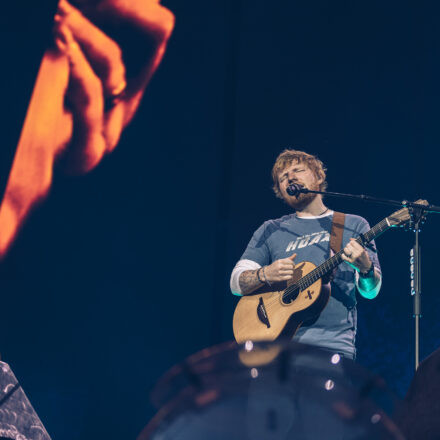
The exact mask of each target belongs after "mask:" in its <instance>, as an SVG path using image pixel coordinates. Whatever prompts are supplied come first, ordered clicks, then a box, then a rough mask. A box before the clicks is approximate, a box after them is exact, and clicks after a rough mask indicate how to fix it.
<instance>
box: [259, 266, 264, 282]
mask: <svg viewBox="0 0 440 440" xmlns="http://www.w3.org/2000/svg"><path fill="white" fill-rule="evenodd" d="M260 270H261V267H260V268H259V269H258V270H257V278H258V281H259V282H260V283H261V284H264V281H263V280H262V279H261V278H260Z"/></svg>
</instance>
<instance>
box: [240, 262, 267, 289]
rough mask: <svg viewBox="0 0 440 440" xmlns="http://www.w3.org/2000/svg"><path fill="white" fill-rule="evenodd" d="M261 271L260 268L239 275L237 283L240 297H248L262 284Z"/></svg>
mask: <svg viewBox="0 0 440 440" xmlns="http://www.w3.org/2000/svg"><path fill="white" fill-rule="evenodd" d="M261 271H262V269H261V267H260V268H259V269H256V270H245V271H244V272H242V273H241V275H240V278H239V279H238V283H239V285H240V289H241V294H242V295H249V294H250V293H252V292H254V291H255V290H256V289H258V287H261V286H262V285H263V284H264V281H263V279H264V278H262V277H261V275H262V274H261Z"/></svg>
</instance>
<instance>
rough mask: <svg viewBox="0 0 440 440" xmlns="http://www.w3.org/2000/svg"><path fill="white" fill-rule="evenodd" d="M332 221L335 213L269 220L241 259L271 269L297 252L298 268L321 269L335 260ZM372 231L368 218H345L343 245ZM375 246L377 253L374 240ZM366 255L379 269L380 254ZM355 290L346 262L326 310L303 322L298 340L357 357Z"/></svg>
mask: <svg viewBox="0 0 440 440" xmlns="http://www.w3.org/2000/svg"><path fill="white" fill-rule="evenodd" d="M332 219H333V214H330V215H327V216H322V217H317V218H302V217H297V215H296V214H290V215H285V216H284V217H281V218H279V219H276V220H269V221H267V222H265V223H264V224H263V225H262V226H260V227H259V228H258V229H257V231H256V232H255V233H254V235H253V237H252V239H251V241H250V242H249V244H248V247H247V248H246V250H245V252H244V254H243V255H242V257H241V259H242V260H243V259H246V260H252V261H255V262H256V263H258V264H260V265H261V266H267V265H269V264H271V263H272V262H273V261H275V260H279V259H281V258H287V257H290V256H291V255H292V254H294V253H296V254H297V257H296V258H295V263H296V264H297V263H301V262H303V261H310V262H311V263H313V264H315V265H316V266H318V265H320V264H321V263H323V262H324V261H325V260H326V259H327V258H329V256H330V231H331V227H332ZM369 229H370V226H369V225H368V222H367V221H366V220H365V219H364V218H362V217H359V216H357V215H351V214H346V215H345V224H344V232H343V236H342V247H344V246H345V245H346V244H347V243H348V242H349V241H350V238H351V237H354V238H357V237H358V236H359V235H360V234H361V233H364V232H367V231H368V230H369ZM370 246H371V247H372V248H373V249H375V245H374V242H372V243H371V244H370ZM367 251H368V253H369V256H370V258H371V260H372V261H373V263H374V266H375V267H376V269H377V270H379V271H380V266H379V260H378V258H377V253H376V252H373V251H371V250H369V249H367ZM355 290H356V286H355V270H354V269H353V268H352V267H351V266H349V265H348V264H346V263H342V264H340V265H339V266H338V268H337V269H336V272H335V276H334V279H333V281H332V283H331V297H330V300H329V302H328V304H327V306H326V307H325V308H324V310H323V311H322V312H321V314H320V316H319V318H318V319H317V320H316V321H314V322H313V324H310V325H309V326H307V325H304V324H303V325H302V326H301V327H300V328H299V330H298V331H297V332H296V334H295V336H294V340H296V341H298V342H303V343H305V344H313V345H318V346H320V347H326V348H329V349H331V350H335V351H337V352H341V353H344V354H347V355H349V356H351V357H354V356H355V353H356V349H355V336H356V320H357V314H356V295H355Z"/></svg>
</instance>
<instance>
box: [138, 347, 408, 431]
mask: <svg viewBox="0 0 440 440" xmlns="http://www.w3.org/2000/svg"><path fill="white" fill-rule="evenodd" d="M152 400H153V403H154V404H155V405H157V406H159V407H160V410H159V412H158V413H157V414H156V416H155V417H154V418H153V419H152V420H151V422H150V423H149V424H148V425H147V426H146V427H145V429H144V430H143V431H142V433H141V434H140V435H139V436H138V439H137V440H147V439H152V440H159V439H161V440H168V439H169V440H171V439H172V440H186V439H188V440H189V439H191V440H196V439H204V440H205V439H208V438H209V439H210V440H224V439H232V440H235V439H237V440H245V439H252V440H278V439H280V440H281V439H285V440H288V439H295V440H306V439H321V438H325V439H327V440H332V439H335V440H336V439H338V440H340V439H341V438H344V439H345V440H351V439H367V438H368V439H370V438H375V439H379V438H380V439H390V440H391V439H394V440H397V439H400V440H403V439H404V437H403V436H402V434H401V433H400V431H399V429H398V428H397V427H396V425H395V423H394V422H393V420H392V419H391V416H390V414H391V411H392V409H393V406H394V405H395V403H396V401H397V400H396V399H395V397H394V396H393V395H392V394H391V393H390V392H389V391H388V390H387V388H386V387H385V384H384V382H383V380H381V379H380V378H378V377H377V376H374V375H372V374H370V373H368V372H367V371H366V370H364V369H363V368H361V367H360V366H358V365H357V364H355V363H354V362H353V361H351V360H349V359H346V358H343V357H342V356H341V355H339V354H337V353H333V352H330V351H327V350H323V349H318V348H316V347H311V346H307V345H304V344H299V343H292V342H286V343H279V342H278V343H258V344H257V343H252V342H251V341H247V342H246V343H245V344H244V345H243V346H238V345H237V344H235V343H226V344H223V345H220V346H216V347H213V348H210V349H206V350H203V351H201V352H199V353H197V354H194V355H193V356H191V357H189V358H188V359H187V360H186V361H185V362H183V363H182V364H180V365H177V366H175V367H173V368H172V369H171V370H170V371H169V372H168V373H166V374H165V376H164V377H163V378H162V379H161V380H160V381H159V383H158V384H157V386H156V388H155V390H154V391H153V394H152Z"/></svg>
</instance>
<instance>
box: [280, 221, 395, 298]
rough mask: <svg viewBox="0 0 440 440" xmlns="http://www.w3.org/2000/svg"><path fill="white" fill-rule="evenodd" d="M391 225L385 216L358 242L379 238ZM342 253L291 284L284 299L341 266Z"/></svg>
mask: <svg viewBox="0 0 440 440" xmlns="http://www.w3.org/2000/svg"><path fill="white" fill-rule="evenodd" d="M390 227H391V226H390V223H389V221H388V218H385V219H383V220H382V221H381V222H379V223H378V224H377V225H376V226H373V227H372V228H371V229H370V230H369V231H368V232H365V234H362V235H360V236H359V237H358V238H357V239H356V242H357V243H359V244H361V245H364V244H366V243H369V242H370V241H372V240H374V239H375V238H377V237H378V236H379V235H380V234H382V233H383V232H385V231H386V230H387V229H389V228H390ZM342 254H343V250H340V251H339V252H338V253H337V254H335V255H333V256H332V257H330V258H329V259H328V260H326V261H324V263H322V264H320V265H319V266H318V267H316V268H315V269H313V270H312V271H311V272H309V273H308V274H307V275H305V276H304V277H303V278H301V279H300V280H299V281H297V282H296V283H294V284H292V285H291V286H289V287H288V288H287V289H286V290H285V291H284V294H283V300H284V301H286V302H288V301H289V300H290V299H291V298H292V296H293V295H294V294H295V292H297V291H298V289H299V290H300V291H302V290H305V289H307V287H309V286H311V285H312V284H313V283H315V282H316V281H318V280H319V279H320V278H322V277H323V276H324V275H327V274H328V273H330V272H331V271H332V270H333V269H334V268H335V267H337V266H339V264H341V263H342V261H343V260H342Z"/></svg>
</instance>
